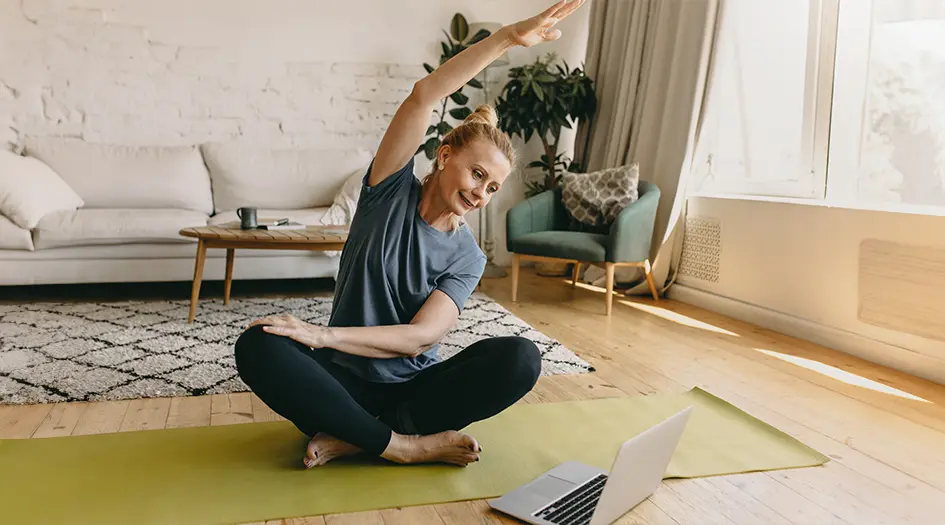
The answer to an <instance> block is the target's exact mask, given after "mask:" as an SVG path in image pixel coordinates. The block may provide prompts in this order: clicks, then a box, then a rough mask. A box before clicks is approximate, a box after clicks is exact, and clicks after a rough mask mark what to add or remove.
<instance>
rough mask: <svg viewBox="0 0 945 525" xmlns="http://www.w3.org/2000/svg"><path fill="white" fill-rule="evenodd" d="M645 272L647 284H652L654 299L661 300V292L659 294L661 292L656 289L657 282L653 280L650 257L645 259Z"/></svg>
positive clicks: (651, 291) (651, 289)
mask: <svg viewBox="0 0 945 525" xmlns="http://www.w3.org/2000/svg"><path fill="white" fill-rule="evenodd" d="M643 272H644V273H645V274H646V282H647V284H649V285H650V293H652V294H653V300H654V301H659V300H660V294H659V292H657V291H656V284H655V283H654V282H653V272H652V268H650V260H649V259H647V260H645V261H643Z"/></svg>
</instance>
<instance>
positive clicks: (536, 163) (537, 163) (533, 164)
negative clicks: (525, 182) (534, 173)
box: [528, 160, 546, 168]
mask: <svg viewBox="0 0 945 525" xmlns="http://www.w3.org/2000/svg"><path fill="white" fill-rule="evenodd" d="M545 166H546V164H545V163H544V162H542V161H540V160H533V161H531V162H529V163H528V167H529V168H544V167H545Z"/></svg>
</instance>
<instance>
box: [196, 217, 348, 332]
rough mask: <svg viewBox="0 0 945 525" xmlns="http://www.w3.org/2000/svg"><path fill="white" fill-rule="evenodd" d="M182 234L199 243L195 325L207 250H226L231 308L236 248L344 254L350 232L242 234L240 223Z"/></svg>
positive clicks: (312, 229)
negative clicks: (336, 252) (343, 250)
mask: <svg viewBox="0 0 945 525" xmlns="http://www.w3.org/2000/svg"><path fill="white" fill-rule="evenodd" d="M180 234H181V235H183V236H184V237H195V238H196V239H197V260H196V263H195V264H194V286H193V290H192V291H191V294H190V315H189V316H188V318H187V322H188V323H193V322H194V315H195V314H196V313H197V299H198V298H199V297H200V282H201V281H202V280H203V264H204V261H206V258H207V248H225V249H226V281H225V283H224V285H223V303H224V304H229V302H230V287H231V285H232V282H233V259H234V255H235V251H236V249H237V248H239V249H248V250H308V251H341V250H342V249H343V248H344V246H345V241H346V240H347V239H348V233H347V229H346V227H344V226H306V228H305V229H304V230H242V229H240V227H239V223H238V222H236V223H226V224H221V225H218V226H200V227H196V228H184V229H183V230H181V231H180Z"/></svg>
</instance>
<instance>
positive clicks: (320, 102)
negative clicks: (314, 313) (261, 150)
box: [0, 0, 586, 262]
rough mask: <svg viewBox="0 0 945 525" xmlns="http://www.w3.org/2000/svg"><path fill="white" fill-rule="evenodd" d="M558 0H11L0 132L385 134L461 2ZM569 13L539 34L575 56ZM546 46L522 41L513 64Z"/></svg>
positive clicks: (2, 18)
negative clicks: (550, 32) (553, 36)
mask: <svg viewBox="0 0 945 525" xmlns="http://www.w3.org/2000/svg"><path fill="white" fill-rule="evenodd" d="M549 3H550V0H543V1H540V0H522V1H517V2H514V3H511V5H510V3H509V2H507V1H505V0H475V1H473V0H454V1H452V2H430V1H429V0H403V1H401V2H386V1H381V0H346V1H345V2H342V3H332V4H326V3H323V2H299V1H297V0H269V1H267V2H257V1H255V0H199V1H197V2H195V1H193V0H162V1H161V2H155V1H153V0H0V147H15V144H16V143H18V142H21V141H22V139H23V137H26V136H50V135H58V136H71V137H80V138H82V139H84V140H87V141H93V142H104V143H115V144H168V145H174V144H194V143H199V142H204V141H251V142H253V143H256V144H261V145H269V146H272V147H309V146H317V147H319V148H326V147H327V148H367V149H370V150H373V149H374V148H376V146H377V143H378V141H379V140H380V138H381V136H382V134H383V132H384V130H385V128H386V126H387V124H388V123H389V122H390V119H391V117H392V116H393V114H394V111H395V110H396V108H397V105H398V103H400V102H401V101H402V100H403V99H404V98H406V96H407V95H408V94H409V92H410V89H411V87H412V85H413V83H414V82H415V81H416V80H418V79H420V78H422V77H423V76H424V75H425V74H426V72H425V71H424V69H423V68H422V67H421V64H422V62H425V61H426V62H430V63H434V64H435V63H436V62H437V60H438V58H439V53H440V49H439V41H440V40H441V39H442V38H443V35H442V32H441V28H445V27H447V26H448V24H449V20H450V18H451V16H452V15H453V13H454V12H456V11H460V12H462V13H464V14H465V15H466V16H467V17H468V18H469V19H470V20H471V21H477V20H481V21H498V22H502V23H507V22H512V21H515V20H518V19H521V18H524V17H527V16H531V15H532V14H534V13H535V12H538V11H540V10H541V9H544V8H545V7H547V4H549ZM566 23H567V24H568V25H567V26H566V25H565V24H562V26H563V29H564V30H565V31H566V36H565V37H564V38H562V39H561V40H560V41H558V42H555V43H553V44H550V45H546V46H543V47H542V48H541V49H537V48H536V49H537V51H540V52H542V53H545V52H548V51H555V52H557V53H559V54H560V55H561V56H562V58H564V59H566V60H567V61H568V62H569V63H572V64H577V63H580V62H581V60H582V59H583V52H584V42H585V40H586V27H585V26H586V18H583V17H574V18H572V19H570V20H568V21H566ZM568 27H571V28H573V29H572V30H571V31H567V28H568ZM535 52H536V51H534V50H513V52H512V53H511V59H512V61H513V64H514V63H524V62H528V61H531V60H532V59H533V58H534V56H535ZM499 75H504V73H503V72H501V71H500V72H498V73H495V74H493V78H494V79H496V77H498V76H499ZM501 85H502V84H501V83H499V84H497V85H495V86H493V91H494V92H497V91H498V90H499V89H500V88H501ZM493 94H495V93H493ZM480 100H481V99H478V98H473V100H472V102H473V103H476V102H478V101H480ZM519 149H520V153H521V154H522V155H523V156H525V157H531V156H535V157H537V149H536V148H535V147H534V145H529V147H528V148H524V147H520V148H519ZM421 157H422V156H421ZM422 160H425V159H422ZM528 160H531V159H530V158H529V159H528ZM426 166H427V165H426V164H425V163H423V162H420V163H419V164H418V169H425V168H426ZM508 186H509V189H508V191H507V193H509V194H508V195H504V196H503V198H502V199H496V200H498V201H500V202H501V209H498V210H494V212H493V213H494V216H495V217H496V218H497V219H500V220H499V221H497V223H496V225H495V230H496V231H495V233H496V236H497V241H499V242H498V244H499V246H500V247H502V246H503V245H504V216H505V210H506V209H508V207H509V206H511V205H512V204H514V203H515V202H518V201H519V200H521V191H522V184H521V183H520V181H515V180H513V181H511V184H509V185H508ZM471 219H472V220H473V222H474V221H475V218H474V217H471ZM499 252H500V254H502V255H501V257H500V262H504V261H507V258H506V257H505V254H504V250H503V249H500V250H499Z"/></svg>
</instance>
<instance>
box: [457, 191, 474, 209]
mask: <svg viewBox="0 0 945 525" xmlns="http://www.w3.org/2000/svg"><path fill="white" fill-rule="evenodd" d="M459 198H460V199H462V200H463V202H464V203H465V204H466V206H468V207H470V208H475V206H474V205H473V203H471V202H469V199H467V198H466V197H464V196H463V194H462V193H460V194H459Z"/></svg>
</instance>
